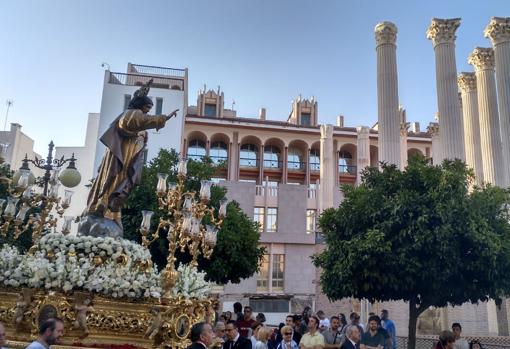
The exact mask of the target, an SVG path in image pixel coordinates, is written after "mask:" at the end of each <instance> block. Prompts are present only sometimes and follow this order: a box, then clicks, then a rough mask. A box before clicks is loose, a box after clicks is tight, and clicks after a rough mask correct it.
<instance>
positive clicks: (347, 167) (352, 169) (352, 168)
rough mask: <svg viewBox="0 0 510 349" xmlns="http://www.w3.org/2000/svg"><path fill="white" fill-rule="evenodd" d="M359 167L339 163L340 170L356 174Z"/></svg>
mask: <svg viewBox="0 0 510 349" xmlns="http://www.w3.org/2000/svg"><path fill="white" fill-rule="evenodd" d="M357 169H358V167H357V166H356V165H338V172H340V173H346V174H351V175H356V172H357Z"/></svg>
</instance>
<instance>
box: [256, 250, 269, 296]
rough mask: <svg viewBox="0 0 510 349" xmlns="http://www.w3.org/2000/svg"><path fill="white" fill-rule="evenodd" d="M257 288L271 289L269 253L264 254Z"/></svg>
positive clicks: (260, 289)
mask: <svg viewBox="0 0 510 349" xmlns="http://www.w3.org/2000/svg"><path fill="white" fill-rule="evenodd" d="M257 290H258V291H269V255H267V254H265V255H263V256H262V260H261V261H260V270H259V273H258V275H257Z"/></svg>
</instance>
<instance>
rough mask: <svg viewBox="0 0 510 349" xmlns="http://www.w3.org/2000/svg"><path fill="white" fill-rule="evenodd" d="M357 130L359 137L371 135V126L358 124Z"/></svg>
mask: <svg viewBox="0 0 510 349" xmlns="http://www.w3.org/2000/svg"><path fill="white" fill-rule="evenodd" d="M356 132H358V138H368V137H369V136H370V127H368V126H358V127H356Z"/></svg>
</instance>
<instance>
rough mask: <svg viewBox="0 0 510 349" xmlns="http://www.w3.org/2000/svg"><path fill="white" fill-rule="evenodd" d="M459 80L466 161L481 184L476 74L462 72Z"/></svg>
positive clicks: (481, 171)
mask: <svg viewBox="0 0 510 349" xmlns="http://www.w3.org/2000/svg"><path fill="white" fill-rule="evenodd" d="M457 81H458V84H459V89H460V91H461V97H462V114H463V117H464V141H465V146H466V163H467V164H468V166H469V167H471V168H472V169H473V170H474V172H475V176H476V183H477V184H478V185H480V184H482V182H483V163H482V148H481V145H480V120H479V117H478V93H477V88H476V75H475V73H460V74H459V78H458V80H457Z"/></svg>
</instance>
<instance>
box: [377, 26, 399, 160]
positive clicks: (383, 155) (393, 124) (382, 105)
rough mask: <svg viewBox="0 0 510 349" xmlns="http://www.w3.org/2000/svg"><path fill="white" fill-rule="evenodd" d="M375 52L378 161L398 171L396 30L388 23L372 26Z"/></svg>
mask: <svg viewBox="0 0 510 349" xmlns="http://www.w3.org/2000/svg"><path fill="white" fill-rule="evenodd" d="M375 41H376V51H377V112H378V122H379V124H378V128H379V161H384V162H387V163H390V164H395V165H397V167H400V122H399V115H398V79H397V45H396V41H397V27H396V26H395V24H393V23H391V22H382V23H379V24H377V25H376V26H375Z"/></svg>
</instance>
